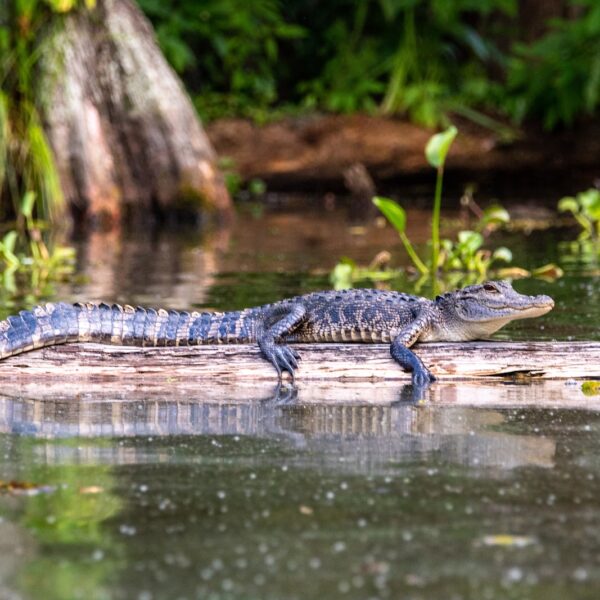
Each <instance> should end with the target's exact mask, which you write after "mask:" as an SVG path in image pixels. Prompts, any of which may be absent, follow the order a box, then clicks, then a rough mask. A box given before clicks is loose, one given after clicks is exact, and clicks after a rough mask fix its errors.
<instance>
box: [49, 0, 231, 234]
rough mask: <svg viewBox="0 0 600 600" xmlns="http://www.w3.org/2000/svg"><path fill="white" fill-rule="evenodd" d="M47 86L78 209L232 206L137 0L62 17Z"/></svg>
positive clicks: (109, 1)
mask: <svg viewBox="0 0 600 600" xmlns="http://www.w3.org/2000/svg"><path fill="white" fill-rule="evenodd" d="M39 95H40V98H41V99H42V104H43V114H44V121H45V128H46V133H47V135H48V138H49V141H50V144H51V146H52V149H53V151H54V155H55V161H56V165H57V168H58V171H59V175H60V180H61V184H62V187H63V190H64V193H65V197H66V198H67V200H69V201H70V203H71V205H72V206H73V207H74V208H75V212H76V214H77V215H79V216H84V217H91V218H93V219H95V220H103V221H108V222H114V221H117V220H119V219H120V218H121V216H122V215H123V213H133V214H138V213H140V214H148V213H156V212H158V213H159V214H163V213H166V212H167V211H170V210H172V209H174V208H183V209H186V210H189V211H193V212H200V211H202V210H204V209H213V210H216V211H218V212H220V213H221V214H223V215H229V213H230V210H231V202H230V198H229V195H228V193H227V190H226V187H225V185H224V182H223V178H222V176H221V174H220V173H219V171H218V168H217V166H216V155H215V153H214V151H213V149H212V147H211V145H210V142H209V141H208V138H207V137H206V135H205V133H204V130H203V128H202V126H201V124H200V122H199V120H198V117H197V115H196V113H195V110H194V108H193V106H192V104H191V102H190V100H189V98H188V96H187V94H186V92H185V90H184V88H183V86H182V84H181V82H180V81H179V79H178V78H177V76H176V75H175V73H174V72H173V70H172V69H171V68H170V66H169V65H168V64H167V62H166V60H165V59H164V57H163V56H162V54H161V52H160V50H159V48H158V46H157V44H156V41H155V38H154V32H153V30H152V27H151V25H150V23H149V22H148V21H147V20H146V18H145V17H144V15H143V14H142V13H141V12H140V10H139V9H138V8H137V6H136V5H135V3H134V2H132V1H131V0H98V1H97V3H96V7H95V9H93V10H79V11H74V12H73V13H70V14H68V15H66V16H65V17H64V18H63V19H57V23H56V24H55V26H54V27H53V29H52V31H51V32H50V33H48V35H47V38H46V41H45V44H44V54H43V59H42V60H41V61H40V86H39Z"/></svg>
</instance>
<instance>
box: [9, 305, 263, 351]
mask: <svg viewBox="0 0 600 600" xmlns="http://www.w3.org/2000/svg"><path fill="white" fill-rule="evenodd" d="M252 341H255V327H254V320H253V318H252V311H251V310H246V311H241V312H226V313H209V312H204V313H198V312H191V313H190V312H185V311H176V310H168V311H167V310H164V309H162V308H161V309H154V308H142V307H139V306H138V307H137V308H134V307H133V306H120V305H119V304H113V305H109V304H88V303H86V304H81V303H78V304H65V303H62V302H61V303H57V304H44V305H40V306H36V307H35V308H34V309H33V310H23V311H21V312H20V313H19V314H18V315H14V316H10V317H8V318H7V319H6V320H4V321H1V322H0V359H3V358H7V357H9V356H13V355H15V354H20V353H21V352H27V351H28V350H35V349H36V348H44V347H47V346H56V345H58V344H66V343H69V342H98V343H103V344H115V345H120V346H191V345H198V344H226V343H229V344H232V343H248V342H252Z"/></svg>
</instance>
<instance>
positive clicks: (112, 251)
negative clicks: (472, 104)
mask: <svg viewBox="0 0 600 600" xmlns="http://www.w3.org/2000/svg"><path fill="white" fill-rule="evenodd" d="M418 217H419V215H418V214H416V215H413V216H412V217H411V218H412V219H413V222H414V220H418ZM421 220H422V222H423V223H426V217H425V215H422V219H421ZM423 235H425V232H423ZM515 240H524V241H519V245H518V247H517V248H516V257H515V262H516V263H517V264H521V265H523V266H526V267H531V266H537V265H540V264H544V263H546V262H550V261H554V262H559V261H560V262H561V265H562V266H563V267H565V268H566V275H565V277H564V278H563V279H562V280H560V281H559V282H557V283H554V284H549V283H544V282H541V281H536V280H526V281H522V282H518V283H517V284H516V287H517V288H518V289H519V290H520V291H523V292H531V293H548V294H550V295H552V296H553V297H554V298H555V299H556V300H557V306H556V308H555V310H554V311H553V312H552V313H550V314H549V315H548V316H547V317H545V318H543V319H538V320H533V321H527V322H522V323H517V324H515V325H513V326H511V327H509V328H507V329H506V330H503V331H502V332H501V334H499V337H502V338H504V339H507V338H512V339H561V340H565V339H595V340H598V339H599V338H600V335H599V334H598V329H597V325H596V324H597V323H598V322H599V319H600V308H599V305H600V302H598V300H599V296H600V283H599V280H598V277H597V265H596V266H595V265H593V264H591V265H590V264H586V263H582V262H581V261H578V260H573V259H571V260H568V259H565V260H563V259H562V258H561V257H559V256H558V255H557V253H556V241H555V238H553V237H552V236H551V234H549V233H547V232H546V233H533V234H532V235H531V236H529V237H528V238H523V237H522V236H518V237H515ZM510 245H511V247H513V248H514V247H515V246H516V245H517V243H516V242H515V241H511V242H510ZM390 247H396V248H397V244H396V239H395V236H394V234H393V233H392V232H391V231H390V230H383V231H382V230H379V229H376V228H366V229H364V228H350V227H349V226H348V223H347V222H346V221H345V219H344V216H343V215H342V214H341V213H340V212H337V211H334V212H331V213H325V214H324V213H322V212H320V211H316V210H315V212H314V214H312V216H311V215H309V216H308V217H307V216H306V212H303V213H295V212H294V211H290V210H273V211H269V212H267V213H266V214H263V215H262V216H256V218H253V217H251V216H249V215H246V216H245V217H244V218H243V220H240V221H239V222H238V223H237V224H236V225H235V229H234V230H233V231H230V232H220V233H215V234H212V235H211V234H209V235H207V236H199V235H195V234H194V235H192V234H190V235H189V236H182V235H177V236H175V235H168V234H158V235H157V236H156V237H146V238H143V239H135V240H130V239H127V238H125V237H122V238H121V237H119V236H117V235H116V234H115V235H114V237H113V238H111V237H108V238H107V237H105V236H98V237H97V238H95V237H92V238H91V239H90V240H89V241H88V242H87V243H86V245H85V246H83V247H82V248H80V251H79V257H80V259H79V260H80V264H79V265H78V273H79V274H80V277H79V278H78V281H79V283H77V284H75V285H71V286H58V287H57V297H59V298H61V299H68V300H75V299H82V298H87V299H92V300H98V299H105V300H107V301H118V302H131V303H139V304H152V305H163V306H168V307H174V308H188V307H201V306H202V307H204V306H207V307H211V308H218V309H228V308H231V309H233V308H240V307H243V306H249V305H254V304H259V303H263V302H268V301H272V300H276V299H278V298H281V297H284V296H289V295H293V294H297V293H303V292H306V291H310V290H313V289H320V288H323V287H327V286H328V281H327V269H329V268H331V266H332V265H333V263H334V262H335V260H336V259H337V258H338V257H340V256H343V255H345V254H351V255H352V257H353V258H355V259H357V260H358V261H359V262H361V263H367V262H369V260H370V259H371V258H372V257H373V255H374V254H375V253H376V252H377V251H379V250H380V249H382V248H390ZM397 254H401V251H400V250H398V251H397ZM299 379H301V374H300V373H299ZM272 388H274V385H273V386H272ZM272 388H269V386H266V387H261V388H260V389H257V388H244V387H243V386H233V385H225V384H223V383H222V382H214V384H212V385H210V387H208V386H207V383H206V382H198V383H197V384H194V382H190V384H189V385H186V387H185V388H182V389H177V388H173V389H169V388H160V389H154V388H150V387H147V386H144V384H143V382H140V383H139V385H137V384H136V385H131V384H127V385H124V386H119V385H118V384H114V383H110V384H107V383H103V382H92V383H89V384H86V385H85V388H83V389H75V388H73V386H72V385H70V384H69V382H65V384H64V385H61V386H57V385H53V386H49V387H48V388H47V389H45V390H43V391H42V392H41V391H40V390H39V387H28V386H27V385H26V384H23V385H19V386H17V385H16V386H15V387H14V389H13V388H12V387H11V389H10V390H7V389H4V390H0V598H1V599H5V598H6V599H13V598H14V599H17V598H19V599H20V598H24V599H26V598H44V599H53V598H56V599H59V598H60V599H64V598H67V599H71V598H86V599H96V598H98V599H101V598H107V599H108V598H111V599H112V598H117V599H120V598H123V599H140V600H152V599H158V598H169V599H171V598H174V599H177V598H181V599H184V598H202V599H204V598H214V599H228V598H232V599H253V598H255V599H292V598H299V599H312V598H318V599H322V598H351V599H358V598H360V599H363V598H364V599H373V600H374V599H376V598H381V599H383V598H414V599H417V598H422V599H432V598H433V599H440V600H442V599H444V600H446V599H452V598H457V599H458V598H477V599H480V598H483V599H485V598H489V599H495V598H498V599H499V598H519V599H521V598H532V599H535V598H543V599H544V600H550V599H554V598H556V599H558V598H561V599H562V598H598V597H600V458H599V457H600V397H599V396H589V397H588V396H585V395H584V394H583V392H582V391H581V387H580V385H577V384H575V385H569V384H568V383H565V382H546V383H543V382H532V383H517V382H499V383H485V384H472V383H469V384H466V383H456V382H454V383H448V384H444V383H439V384H436V385H435V386H433V387H432V388H431V390H430V391H429V392H428V396H427V398H426V402H425V403H424V404H422V405H418V406H415V405H412V404H410V403H407V402H404V401H403V387H402V386H400V385H397V384H394V385H393V386H392V385H391V384H378V385H373V384H370V385H369V384H361V385H358V384H340V385H337V386H329V387H323V386H319V385H309V384H302V383H301V384H300V386H299V392H298V397H297V400H296V403H294V404H289V405H284V406H277V405H274V403H273V402H271V399H272V398H273V396H274V389H272Z"/></svg>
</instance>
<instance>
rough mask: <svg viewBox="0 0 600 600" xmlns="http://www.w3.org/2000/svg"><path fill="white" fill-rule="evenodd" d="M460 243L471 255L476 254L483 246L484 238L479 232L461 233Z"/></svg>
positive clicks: (459, 235)
mask: <svg viewBox="0 0 600 600" xmlns="http://www.w3.org/2000/svg"><path fill="white" fill-rule="evenodd" d="M458 243H459V244H460V245H461V246H463V248H464V249H465V250H467V251H468V252H469V253H470V254H474V253H475V252H476V251H477V250H479V248H481V246H482V245H483V236H482V235H481V234H480V233H478V232H477V231H459V232H458Z"/></svg>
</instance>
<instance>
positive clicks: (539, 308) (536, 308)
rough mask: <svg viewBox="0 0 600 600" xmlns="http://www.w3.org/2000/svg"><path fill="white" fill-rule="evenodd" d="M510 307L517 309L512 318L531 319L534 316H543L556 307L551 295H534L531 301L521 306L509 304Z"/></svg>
mask: <svg viewBox="0 0 600 600" xmlns="http://www.w3.org/2000/svg"><path fill="white" fill-rule="evenodd" d="M506 308H508V309H511V308H512V309H513V310H514V311H515V315H514V317H513V318H512V319H511V321H512V320H515V319H531V318H533V317H541V316H542V315H545V314H546V313H547V312H550V311H551V310H552V309H553V308H554V300H553V299H552V298H550V296H532V297H531V302H530V303H529V304H526V305H521V306H518V305H517V306H507V307H506Z"/></svg>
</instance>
